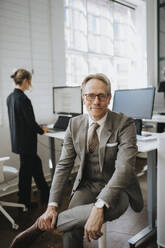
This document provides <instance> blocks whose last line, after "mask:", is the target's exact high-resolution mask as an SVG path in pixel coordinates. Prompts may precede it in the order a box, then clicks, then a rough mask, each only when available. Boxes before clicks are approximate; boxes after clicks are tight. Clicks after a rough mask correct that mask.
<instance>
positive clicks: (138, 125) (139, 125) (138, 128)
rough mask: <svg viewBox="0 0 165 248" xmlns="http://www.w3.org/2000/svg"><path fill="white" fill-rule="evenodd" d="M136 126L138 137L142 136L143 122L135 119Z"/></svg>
mask: <svg viewBox="0 0 165 248" xmlns="http://www.w3.org/2000/svg"><path fill="white" fill-rule="evenodd" d="M134 121H135V126H136V133H137V134H138V135H141V134H142V120H141V119H135V120H134Z"/></svg>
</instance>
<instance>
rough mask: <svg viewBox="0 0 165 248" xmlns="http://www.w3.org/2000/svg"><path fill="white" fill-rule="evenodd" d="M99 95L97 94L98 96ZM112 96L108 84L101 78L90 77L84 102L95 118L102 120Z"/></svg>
mask: <svg viewBox="0 0 165 248" xmlns="http://www.w3.org/2000/svg"><path fill="white" fill-rule="evenodd" d="M96 95H97V96H96ZM110 100H111V96H107V85H106V84H105V83H103V82H102V81H101V80H99V79H90V80H89V81H88V82H87V84H86V86H85V89H84V95H83V104H84V105H85V106H86V109H87V111H88V113H89V115H90V117H91V118H92V119H93V120H96V121H98V120H100V119H101V118H102V117H103V116H104V115H105V114H106V112H107V109H108V105H109V103H110Z"/></svg>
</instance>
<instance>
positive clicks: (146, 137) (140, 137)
mask: <svg viewBox="0 0 165 248" xmlns="http://www.w3.org/2000/svg"><path fill="white" fill-rule="evenodd" d="M136 138H137V141H144V142H145V141H150V140H156V136H154V135H152V134H147V135H138V134H137V135H136Z"/></svg>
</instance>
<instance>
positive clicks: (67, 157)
mask: <svg viewBox="0 0 165 248" xmlns="http://www.w3.org/2000/svg"><path fill="white" fill-rule="evenodd" d="M71 122H72V119H71V120H70V122H69V125H68V128H67V130H66V133H65V138H64V144H63V147H62V152H61V156H60V160H59V162H58V164H57V166H56V170H55V173H54V177H53V182H52V186H51V190H50V196H49V203H50V202H57V203H58V204H60V203H61V200H62V197H63V192H64V188H65V186H66V183H67V182H68V179H69V176H70V174H71V171H72V168H73V166H74V161H75V158H76V151H75V149H74V145H73V140H72V135H71Z"/></svg>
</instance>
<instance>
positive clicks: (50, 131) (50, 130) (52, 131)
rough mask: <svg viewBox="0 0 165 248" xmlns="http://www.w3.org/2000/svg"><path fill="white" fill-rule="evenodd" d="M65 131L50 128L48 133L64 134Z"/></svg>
mask: <svg viewBox="0 0 165 248" xmlns="http://www.w3.org/2000/svg"><path fill="white" fill-rule="evenodd" d="M63 131H64V130H63V129H59V128H53V127H52V128H48V133H54V132H63Z"/></svg>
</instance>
